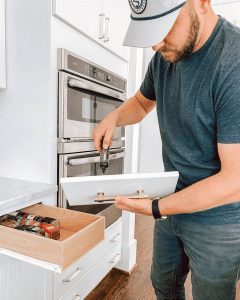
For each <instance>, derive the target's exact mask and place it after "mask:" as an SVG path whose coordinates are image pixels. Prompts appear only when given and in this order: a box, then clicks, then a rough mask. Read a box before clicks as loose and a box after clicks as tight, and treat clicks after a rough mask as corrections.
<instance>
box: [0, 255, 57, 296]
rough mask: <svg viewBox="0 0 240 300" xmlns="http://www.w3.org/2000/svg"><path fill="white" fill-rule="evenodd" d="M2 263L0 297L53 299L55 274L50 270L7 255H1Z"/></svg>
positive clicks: (0, 269) (0, 261)
mask: <svg viewBox="0 0 240 300" xmlns="http://www.w3.org/2000/svg"><path fill="white" fill-rule="evenodd" d="M0 265H1V268H0V284H1V288H0V299H2V300H18V299H24V300H33V299H34V300H50V299H52V288H53V284H52V283H53V275H52V273H51V272H50V271H47V270H44V269H42V268H39V267H36V266H33V265H31V264H28V263H25V262H21V261H19V260H16V259H13V258H9V257H7V256H5V255H0ZM30 287H31V288H30Z"/></svg>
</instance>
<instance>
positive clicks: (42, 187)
mask: <svg viewBox="0 0 240 300" xmlns="http://www.w3.org/2000/svg"><path fill="white" fill-rule="evenodd" d="M56 191H57V186H56V185H53V184H47V183H38V182H32V181H25V180H20V179H14V178H5V177H0V215H3V214H6V213H8V212H11V211H15V210H17V209H21V208H23V207H26V206H29V205H32V204H35V203H37V202H38V201H37V200H38V199H39V198H42V197H44V196H47V195H49V194H51V193H54V192H56Z"/></svg>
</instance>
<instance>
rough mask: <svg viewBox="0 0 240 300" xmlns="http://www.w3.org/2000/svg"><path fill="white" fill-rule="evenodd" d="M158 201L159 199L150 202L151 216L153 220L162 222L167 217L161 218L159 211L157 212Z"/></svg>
mask: <svg viewBox="0 0 240 300" xmlns="http://www.w3.org/2000/svg"><path fill="white" fill-rule="evenodd" d="M159 200H160V198H159V197H157V198H154V199H153V200H152V215H153V217H154V219H155V220H161V221H163V220H166V219H167V216H162V215H161V213H160V210H159V205H158V202H159Z"/></svg>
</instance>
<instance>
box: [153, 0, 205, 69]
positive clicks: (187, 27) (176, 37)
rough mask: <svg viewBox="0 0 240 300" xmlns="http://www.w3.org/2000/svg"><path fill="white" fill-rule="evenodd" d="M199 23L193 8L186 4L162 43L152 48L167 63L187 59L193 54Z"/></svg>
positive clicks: (188, 3)
mask: <svg viewBox="0 0 240 300" xmlns="http://www.w3.org/2000/svg"><path fill="white" fill-rule="evenodd" d="M199 28H200V21H199V18H198V15H197V13H196V12H195V10H194V7H193V6H192V5H191V3H190V2H187V3H186V4H185V5H184V6H183V7H182V9H181V10H180V13H179V15H178V17H177V19H176V21H175V23H174V25H173V27H172V28H171V30H170V32H169V33H168V35H167V36H166V37H165V38H164V40H163V41H161V42H160V43H158V44H157V45H155V46H153V47H152V49H153V50H154V51H159V52H160V53H161V55H162V56H163V58H164V59H165V60H167V61H169V62H172V63H174V62H177V61H179V60H182V59H184V58H187V57H189V56H190V55H191V53H192V52H193V48H194V46H195V44H196V41H197V39H198V35H199Z"/></svg>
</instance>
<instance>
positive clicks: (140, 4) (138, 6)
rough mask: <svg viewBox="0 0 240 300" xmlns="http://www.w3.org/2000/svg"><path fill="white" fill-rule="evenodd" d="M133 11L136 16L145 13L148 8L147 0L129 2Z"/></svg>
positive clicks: (131, 0) (130, 0)
mask: <svg viewBox="0 0 240 300" xmlns="http://www.w3.org/2000/svg"><path fill="white" fill-rule="evenodd" d="M128 1H129V4H130V6H131V8H132V10H133V11H134V12H135V13H136V14H141V13H143V12H144V10H145V8H146V6H147V0H128Z"/></svg>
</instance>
